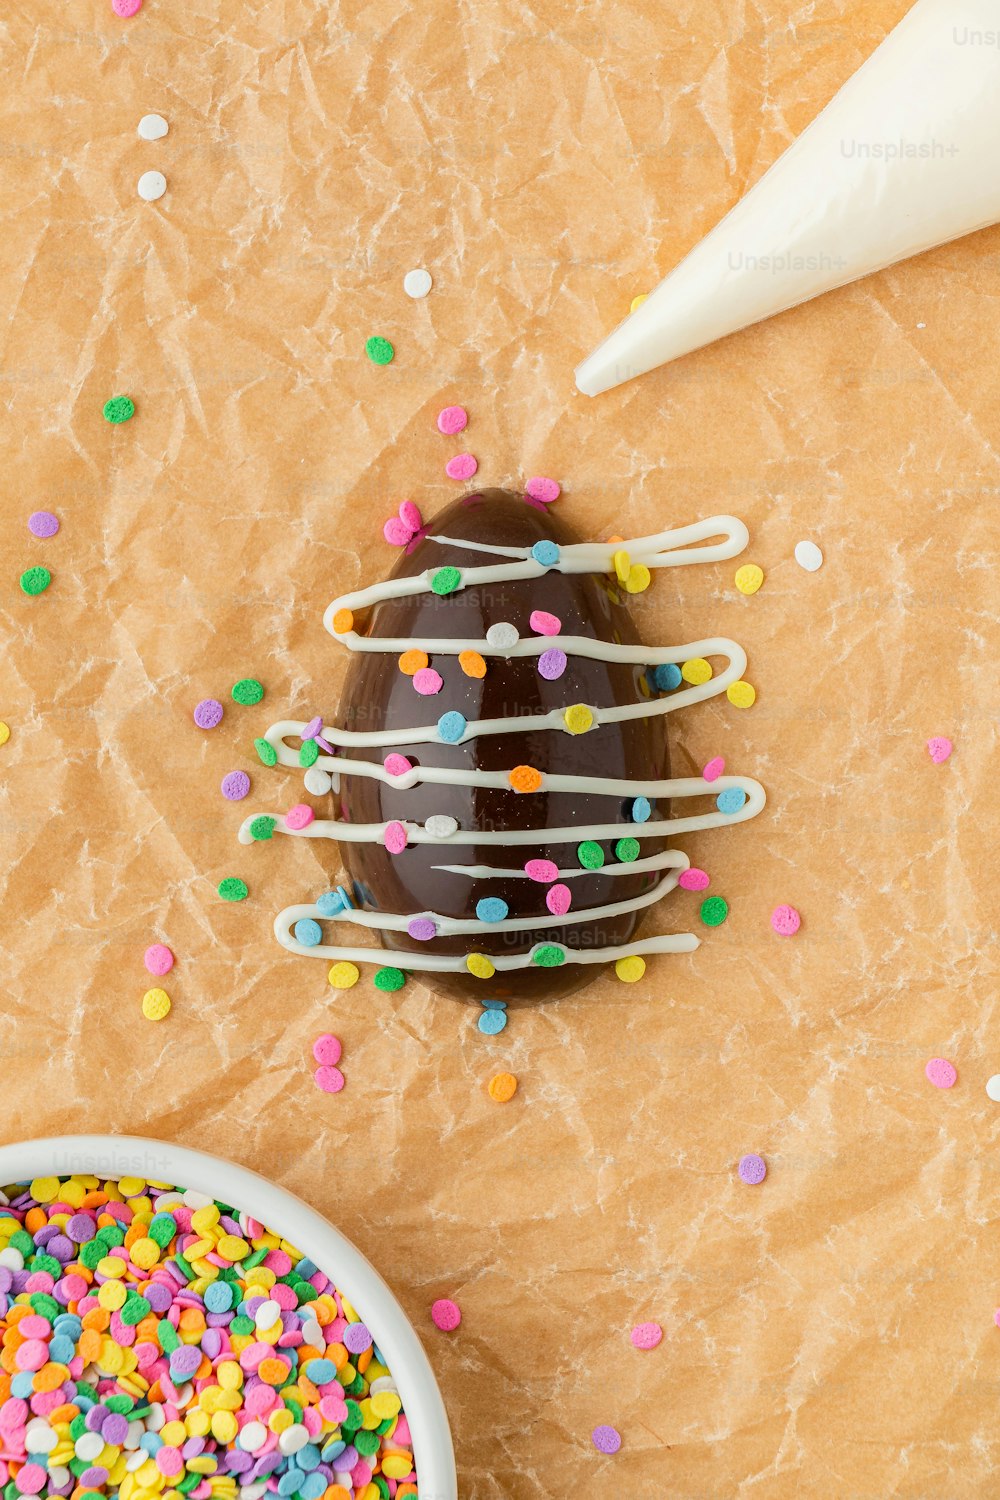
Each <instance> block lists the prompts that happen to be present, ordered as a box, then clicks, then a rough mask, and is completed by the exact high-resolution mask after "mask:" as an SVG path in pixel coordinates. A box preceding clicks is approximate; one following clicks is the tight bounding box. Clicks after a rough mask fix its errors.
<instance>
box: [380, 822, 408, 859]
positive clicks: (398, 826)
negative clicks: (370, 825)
mask: <svg viewBox="0 0 1000 1500" xmlns="http://www.w3.org/2000/svg"><path fill="white" fill-rule="evenodd" d="M382 842H383V843H384V844H385V847H386V848H387V849H388V851H389V853H390V854H402V852H403V850H404V849H405V848H406V829H405V827H404V826H403V824H402V823H398V822H393V823H387V824H386V825H385V833H384V834H383V835H382Z"/></svg>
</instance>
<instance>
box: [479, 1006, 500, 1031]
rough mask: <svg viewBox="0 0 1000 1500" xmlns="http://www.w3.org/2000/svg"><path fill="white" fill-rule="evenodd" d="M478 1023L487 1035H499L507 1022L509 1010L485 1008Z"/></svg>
mask: <svg viewBox="0 0 1000 1500" xmlns="http://www.w3.org/2000/svg"><path fill="white" fill-rule="evenodd" d="M477 1024H478V1026H479V1029H480V1031H481V1032H482V1033H483V1034H484V1035H485V1036H497V1035H499V1033H500V1032H501V1031H503V1029H504V1027H505V1026H506V1024H507V1012H506V1011H505V1010H484V1011H483V1013H482V1015H481V1016H480V1017H479V1021H478V1023H477Z"/></svg>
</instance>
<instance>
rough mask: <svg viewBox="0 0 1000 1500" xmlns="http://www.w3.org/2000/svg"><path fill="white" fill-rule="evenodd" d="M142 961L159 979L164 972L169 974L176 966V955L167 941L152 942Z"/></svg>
mask: <svg viewBox="0 0 1000 1500" xmlns="http://www.w3.org/2000/svg"><path fill="white" fill-rule="evenodd" d="M142 961H143V963H144V964H145V965H146V968H147V969H148V970H149V972H150V974H155V975H156V977H157V979H162V978H163V976H164V974H169V973H170V970H171V969H172V968H173V966H174V955H173V954H172V953H171V951H170V949H169V948H168V947H167V945H166V943H151V944H150V946H149V947H148V948H147V949H146V951H145V953H144V954H143V955H142Z"/></svg>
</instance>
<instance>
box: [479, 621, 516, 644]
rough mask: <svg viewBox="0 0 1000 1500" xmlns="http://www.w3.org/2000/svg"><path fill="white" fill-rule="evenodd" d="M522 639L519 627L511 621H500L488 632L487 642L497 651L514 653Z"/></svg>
mask: <svg viewBox="0 0 1000 1500" xmlns="http://www.w3.org/2000/svg"><path fill="white" fill-rule="evenodd" d="M520 639H521V637H520V635H519V633H518V630H517V627H516V626H515V625H512V624H511V623H510V621H509V620H498V621H497V623H496V624H495V625H491V626H490V628H489V630H487V632H486V640H487V642H488V644H489V645H491V646H492V647H493V649H494V650H495V651H512V650H513V649H514V647H515V646H516V645H517V643H518V641H519V640H520Z"/></svg>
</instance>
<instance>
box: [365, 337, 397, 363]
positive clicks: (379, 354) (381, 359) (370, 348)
mask: <svg viewBox="0 0 1000 1500" xmlns="http://www.w3.org/2000/svg"><path fill="white" fill-rule="evenodd" d="M395 352H396V351H395V349H394V348H393V347H392V345H391V344H390V342H389V340H388V339H383V338H379V336H378V335H377V334H376V335H375V336H374V337H373V338H370V339H368V340H367V341H366V343H365V353H366V354H367V356H368V358H369V359H370V360H371V362H372V364H373V365H388V364H391V363H392V356H393V355H394V354H395Z"/></svg>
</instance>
